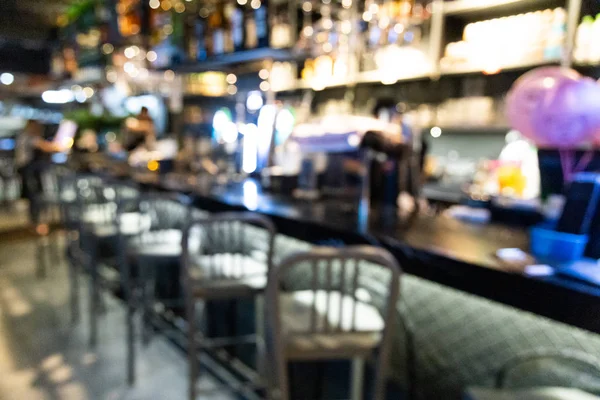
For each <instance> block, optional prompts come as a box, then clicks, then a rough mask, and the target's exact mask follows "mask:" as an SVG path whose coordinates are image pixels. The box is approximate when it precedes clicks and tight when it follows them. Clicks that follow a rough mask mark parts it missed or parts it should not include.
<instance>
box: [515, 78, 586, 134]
mask: <svg viewBox="0 0 600 400" xmlns="http://www.w3.org/2000/svg"><path fill="white" fill-rule="evenodd" d="M580 78H581V75H579V73H578V72H577V71H574V70H572V69H569V68H563V67H542V68H537V69H534V70H532V71H529V72H527V73H526V74H524V75H522V76H521V77H520V78H519V79H517V81H516V82H515V83H514V84H513V86H512V88H511V90H510V91H509V92H508V96H507V98H506V116H507V117H508V120H509V122H510V124H511V126H512V127H513V128H514V129H516V130H518V131H519V132H521V133H522V134H523V135H524V136H525V137H527V138H529V139H530V140H532V141H533V142H534V143H536V144H539V143H540V142H543V134H542V135H539V133H540V132H538V131H536V129H535V128H534V126H533V122H532V118H533V115H534V113H535V112H537V110H539V105H540V103H541V102H542V101H543V100H544V98H545V97H546V96H547V95H548V93H549V92H550V91H551V89H552V88H553V87H556V86H557V85H558V84H559V83H560V82H565V81H567V82H576V81H578V80H579V79H580Z"/></svg>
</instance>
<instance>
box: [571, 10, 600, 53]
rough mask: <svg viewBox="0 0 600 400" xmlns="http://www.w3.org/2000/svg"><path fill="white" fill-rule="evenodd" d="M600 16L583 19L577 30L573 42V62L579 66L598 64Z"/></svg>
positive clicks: (588, 16) (587, 16) (589, 16)
mask: <svg viewBox="0 0 600 400" xmlns="http://www.w3.org/2000/svg"><path fill="white" fill-rule="evenodd" d="M598 37H600V14H598V15H596V18H595V19H594V17H592V16H591V15H586V16H585V17H583V19H582V21H581V24H579V27H578V28H577V38H576V42H575V52H574V58H575V61H576V62H578V63H581V64H597V63H599V62H600V42H598V40H597V38H598Z"/></svg>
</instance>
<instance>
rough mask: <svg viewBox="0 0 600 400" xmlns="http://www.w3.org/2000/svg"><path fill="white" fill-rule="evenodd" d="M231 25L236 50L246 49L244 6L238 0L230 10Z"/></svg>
mask: <svg viewBox="0 0 600 400" xmlns="http://www.w3.org/2000/svg"><path fill="white" fill-rule="evenodd" d="M230 13H231V15H230V17H229V27H230V29H231V37H232V41H233V48H234V51H240V50H243V49H244V8H243V7H242V6H241V5H240V4H238V3H237V2H236V4H235V5H234V6H233V9H231V11H230Z"/></svg>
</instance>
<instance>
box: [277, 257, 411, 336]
mask: <svg viewBox="0 0 600 400" xmlns="http://www.w3.org/2000/svg"><path fill="white" fill-rule="evenodd" d="M373 270H376V271H373ZM400 274H401V270H400V267H399V265H398V263H397V261H396V260H395V259H394V258H393V256H392V255H390V254H389V253H388V252H387V251H385V250H383V249H380V248H377V247H372V246H349V247H345V248H329V247H316V248H313V249H312V250H311V251H308V252H301V253H297V254H294V255H291V256H288V257H287V258H285V259H283V260H282V261H281V263H280V264H279V265H278V266H277V267H276V268H273V270H272V271H271V274H270V276H269V286H268V289H267V294H268V297H269V300H270V301H272V302H273V304H276V303H277V302H278V297H279V295H280V294H281V293H282V292H298V291H303V292H312V293H314V294H315V295H314V296H307V301H308V302H309V304H308V305H309V306H310V313H311V315H310V325H309V326H308V327H306V328H307V329H306V331H305V332H307V333H338V332H357V331H361V330H364V328H363V329H361V326H359V325H360V324H359V323H358V321H357V319H356V312H357V307H359V306H360V304H368V305H372V306H373V307H374V308H376V309H377V310H378V311H379V312H380V313H381V314H383V315H384V317H385V315H386V314H393V310H394V307H395V304H396V301H397V299H398V295H399V294H398V292H399V279H400ZM368 275H370V276H371V277H376V279H377V282H375V283H373V282H370V284H371V285H368V284H367V285H366V284H365V281H368V280H369V279H368ZM290 276H292V277H294V282H291V281H290V278H289V277H290ZM299 276H302V278H300V279H301V280H302V281H299V280H300V279H298V278H299ZM349 306H351V307H350V308H349ZM334 311H335V313H336V314H337V315H333V314H334Z"/></svg>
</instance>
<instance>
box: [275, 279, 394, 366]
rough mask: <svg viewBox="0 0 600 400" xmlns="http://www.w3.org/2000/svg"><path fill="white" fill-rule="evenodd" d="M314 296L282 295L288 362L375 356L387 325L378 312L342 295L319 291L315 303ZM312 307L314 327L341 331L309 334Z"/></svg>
mask: <svg viewBox="0 0 600 400" xmlns="http://www.w3.org/2000/svg"><path fill="white" fill-rule="evenodd" d="M314 293H315V292H313V291H311V290H305V291H298V292H294V293H290V294H286V295H283V296H281V303H280V304H281V305H280V307H281V314H282V317H281V318H282V320H281V322H282V324H281V326H282V340H283V343H284V349H285V352H286V356H287V357H288V359H290V360H298V361H302V360H319V359H323V360H332V359H338V358H339V359H348V358H353V357H367V356H369V355H370V354H372V352H373V350H374V349H375V348H377V347H378V346H379V343H380V342H381V331H382V330H383V328H384V326H385V324H384V321H383V319H382V318H381V315H380V313H379V311H378V310H377V309H376V308H375V307H373V306H371V305H370V304H367V303H364V302H361V301H357V300H356V299H354V298H352V297H351V296H348V295H341V293H339V292H329V293H327V292H326V291H322V290H320V291H317V292H316V302H313V300H314V298H315V296H314ZM328 294H329V296H328ZM340 296H341V299H340ZM313 304H314V305H315V306H316V312H317V322H316V324H315V325H316V326H317V328H318V330H319V331H324V330H325V327H324V325H325V324H328V325H329V326H333V327H341V328H342V329H340V331H339V332H337V333H333V334H332V333H327V334H322V333H307V331H308V329H309V327H310V324H311V315H312V306H313ZM340 304H341V307H340ZM327 308H329V312H327ZM354 309H356V314H355V316H354V318H355V319H356V327H355V330H354V331H353V332H349V330H350V329H351V328H352V326H353V320H352V319H353V315H352V310H354ZM340 312H341V313H340ZM340 316H341V322H340ZM325 319H326V320H325Z"/></svg>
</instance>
